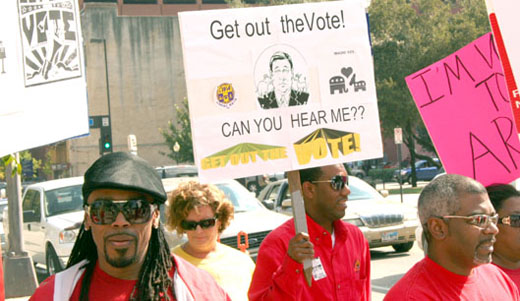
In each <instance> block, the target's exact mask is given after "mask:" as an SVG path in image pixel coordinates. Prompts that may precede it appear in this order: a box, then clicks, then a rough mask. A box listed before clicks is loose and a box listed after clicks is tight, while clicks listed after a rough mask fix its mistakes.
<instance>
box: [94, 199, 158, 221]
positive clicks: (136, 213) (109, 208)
mask: <svg viewBox="0 0 520 301" xmlns="http://www.w3.org/2000/svg"><path fill="white" fill-rule="evenodd" d="M154 206H155V205H153V204H150V202H148V201H147V200H141V199H137V200H117V201H115V200H95V201H94V202H92V203H91V204H87V205H85V207H87V208H86V210H87V213H88V215H89V216H90V219H91V220H92V222H93V223H94V224H96V225H109V224H112V223H113V222H115V221H116V218H117V215H118V214H119V212H121V213H123V215H124V217H125V219H126V220H127V221H128V222H129V223H131V224H144V223H146V222H148V221H149V220H150V217H151V216H152V207H154Z"/></svg>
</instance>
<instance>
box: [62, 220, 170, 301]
mask: <svg viewBox="0 0 520 301" xmlns="http://www.w3.org/2000/svg"><path fill="white" fill-rule="evenodd" d="M97 258H98V256H97V248H96V244H95V243H94V240H93V238H92V233H91V232H90V231H86V230H85V227H84V225H81V228H80V229H79V233H78V238H77V239H76V243H75V244H74V247H73V248H72V252H71V254H70V257H69V261H68V262H67V268H69V267H71V266H73V265H75V264H77V263H79V262H80V261H82V260H83V259H87V260H88V263H87V264H85V265H84V267H85V276H84V277H83V281H82V283H81V292H80V297H79V300H80V301H88V293H89V290H90V283H91V279H92V274H93V273H94V268H95V267H96V262H97ZM172 266H173V260H172V257H171V255H170V247H169V246H168V242H167V241H166V238H165V237H164V232H163V226H162V225H160V226H159V229H156V228H152V234H151V236H150V242H149V243H148V251H147V253H146V256H145V258H144V261H143V265H142V266H141V270H140V271H139V278H138V280H137V284H136V285H137V292H138V296H137V300H157V301H158V300H170V298H169V296H168V290H169V289H172V283H173V282H172V279H171V277H170V274H169V271H170V269H171V268H172ZM172 293H174V292H173V291H172Z"/></svg>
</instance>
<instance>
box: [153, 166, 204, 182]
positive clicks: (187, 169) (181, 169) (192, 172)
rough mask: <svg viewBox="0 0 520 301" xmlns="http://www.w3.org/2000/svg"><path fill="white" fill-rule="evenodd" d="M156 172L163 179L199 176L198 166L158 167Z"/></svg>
mask: <svg viewBox="0 0 520 301" xmlns="http://www.w3.org/2000/svg"><path fill="white" fill-rule="evenodd" d="M155 170H156V171H157V173H158V174H159V176H160V177H161V179H166V178H177V177H196V176H198V175H199V172H198V170H197V166H195V165H187V164H183V165H170V166H161V167H156V168H155Z"/></svg>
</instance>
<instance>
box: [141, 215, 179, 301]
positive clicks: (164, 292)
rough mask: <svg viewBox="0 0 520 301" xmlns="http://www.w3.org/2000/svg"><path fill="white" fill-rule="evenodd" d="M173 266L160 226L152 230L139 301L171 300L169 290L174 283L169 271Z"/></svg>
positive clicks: (142, 271)
mask: <svg viewBox="0 0 520 301" xmlns="http://www.w3.org/2000/svg"><path fill="white" fill-rule="evenodd" d="M172 266H173V259H172V256H171V255H170V247H169V246H168V242H167V241H166V238H165V237H164V232H163V226H162V224H160V225H159V228H158V229H156V228H152V235H151V237H150V243H149V244H148V252H147V253H146V257H145V258H144V261H143V265H142V266H141V271H139V280H138V281H137V289H138V293H139V295H138V298H137V300H157V301H158V300H170V298H169V297H168V289H171V287H172V283H173V282H172V279H171V277H170V274H169V271H170V269H171V268H172Z"/></svg>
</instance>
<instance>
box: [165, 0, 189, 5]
mask: <svg viewBox="0 0 520 301" xmlns="http://www.w3.org/2000/svg"><path fill="white" fill-rule="evenodd" d="M163 3H164V4H195V3H197V0H163Z"/></svg>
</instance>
